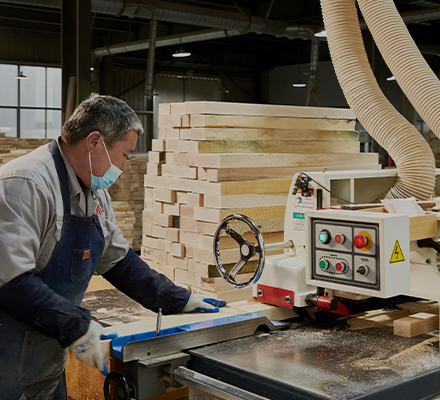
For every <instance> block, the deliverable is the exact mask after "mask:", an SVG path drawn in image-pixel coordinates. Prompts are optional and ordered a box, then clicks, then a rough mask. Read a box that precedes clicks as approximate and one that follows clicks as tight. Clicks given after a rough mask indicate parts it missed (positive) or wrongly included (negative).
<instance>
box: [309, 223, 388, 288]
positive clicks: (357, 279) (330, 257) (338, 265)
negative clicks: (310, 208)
mask: <svg viewBox="0 0 440 400" xmlns="http://www.w3.org/2000/svg"><path fill="white" fill-rule="evenodd" d="M311 228H312V278H318V279H320V280H324V281H329V282H338V283H340V284H345V285H347V284H348V285H352V286H359V287H368V288H371V289H379V286H380V280H379V274H380V257H379V246H378V226H377V224H374V223H359V222H354V221H347V222H346V221H332V220H326V219H314V220H313V222H312V224H311Z"/></svg>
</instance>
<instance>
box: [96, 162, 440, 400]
mask: <svg viewBox="0 0 440 400" xmlns="http://www.w3.org/2000/svg"><path fill="white" fill-rule="evenodd" d="M438 172H439V171H437V174H438ZM395 180H396V172H395V171H392V170H372V171H337V172H320V173H318V172H313V173H312V172H311V173H300V174H297V175H296V176H295V177H294V178H293V180H292V184H291V187H290V191H289V195H288V200H287V207H286V214H285V224H284V225H285V230H284V242H282V243H275V244H265V243H264V240H263V235H262V234H261V232H260V230H259V229H258V227H257V226H256V225H255V223H254V222H253V221H252V220H251V219H249V218H248V217H246V216H245V215H239V214H233V215H230V216H228V217H227V218H225V219H224V220H223V221H222V222H221V223H220V225H219V226H218V228H217V231H216V234H215V237H214V249H213V250H214V257H215V260H216V264H217V269H218V271H219V272H220V274H221V275H222V276H223V277H224V279H225V280H226V281H227V282H229V283H230V284H231V285H232V286H233V287H235V288H237V289H240V288H242V287H245V286H249V285H253V295H254V297H255V298H256V299H258V300H259V301H261V302H263V303H267V304H271V305H275V306H278V307H283V308H287V309H291V310H293V311H292V314H291V315H292V316H297V318H294V319H291V320H289V326H290V327H291V328H296V329H288V330H278V329H279V328H284V327H286V324H284V323H276V322H274V321H269V320H268V319H267V318H266V317H263V316H261V315H258V314H243V315H238V316H235V317H227V318H219V319H213V320H212V321H208V322H202V323H196V324H191V325H185V326H179V327H176V328H172V329H165V330H160V329H158V330H157V331H154V332H146V333H142V334H137V335H130V336H126V337H122V338H117V339H114V340H113V341H112V353H113V356H114V357H115V358H118V359H119V360H121V361H123V362H124V365H125V377H124V376H122V375H121V374H119V373H115V372H112V373H110V374H109V376H108V377H107V379H106V381H105V385H104V392H105V393H106V399H110V398H112V397H111V394H110V390H109V387H110V385H113V384H114V383H116V386H117V395H116V396H117V397H113V398H115V399H116V398H119V399H130V398H135V399H144V398H150V397H154V396H157V395H160V394H163V393H164V392H165V388H166V387H168V386H173V387H178V386H179V385H185V386H188V387H189V388H190V399H193V400H196V399H207V400H217V399H236V398H237V399H249V400H263V399H276V400H284V399H286V400H287V399H361V398H362V399H364V398H366V397H365V396H368V398H369V399H383V398H389V399H396V400H397V399H402V398H405V399H419V398H422V397H425V396H428V395H432V394H433V393H436V392H440V379H439V378H440V355H439V354H438V349H437V348H434V347H432V348H429V349H428V350H426V347H424V351H423V352H415V353H414V354H416V355H415V356H411V357H409V354H407V353H405V354H406V355H405V357H404V358H403V359H402V361H399V359H398V356H399V354H400V352H402V349H412V348H415V347H417V346H419V345H420V344H424V343H425V341H426V340H427V338H426V336H424V337H418V338H411V339H409V338H403V337H399V336H393V335H392V332H391V335H390V332H389V327H375V328H374V330H372V329H369V330H366V331H365V332H364V331H359V332H360V333H359V332H358V331H351V330H344V329H342V328H341V329H336V330H335V329H333V330H332V329H330V328H328V327H327V328H326V329H324V331H320V330H319V329H318V328H314V327H311V326H309V325H308V324H309V323H310V320H311V319H309V320H308V321H309V322H307V323H304V324H303V322H304V318H303V316H304V311H306V310H311V309H316V310H321V311H326V312H327V313H326V312H324V313H319V314H320V315H328V317H329V318H330V317H332V318H333V320H331V321H333V322H331V324H330V326H331V327H334V326H335V325H334V324H335V323H337V322H335V321H340V320H341V318H337V316H338V315H339V316H341V315H342V316H344V315H345V316H348V315H349V314H351V311H350V309H349V307H348V306H347V303H350V304H352V303H358V304H359V303H362V301H382V302H385V303H386V304H388V305H387V306H386V307H393V305H392V304H394V303H392V302H393V301H394V300H393V299H395V298H396V296H397V297H399V296H401V295H408V296H413V297H417V298H423V299H432V300H436V301H438V300H439V290H438V288H439V287H440V272H439V270H438V268H437V251H438V249H439V247H440V246H439V245H438V244H437V213H435V212H427V213H425V214H424V215H420V216H416V217H411V216H408V215H404V214H392V213H385V212H375V211H379V209H378V208H375V207H376V205H369V206H367V207H368V208H370V209H369V210H368V211H367V210H354V209H353V208H356V207H354V206H350V205H347V206H333V207H332V205H331V202H332V199H335V198H338V199H339V200H338V202H339V203H344V202H345V203H346V204H349V203H358V204H365V203H369V200H370V199H371V198H372V197H373V196H375V195H377V194H379V193H382V192H384V191H386V190H387V189H388V188H389V187H390V186H392V184H393V183H394V182H395ZM360 208H361V207H360ZM236 221H241V222H243V223H245V224H247V225H248V227H249V229H250V231H251V232H252V233H253V234H254V236H255V241H248V240H246V239H245V238H244V237H243V236H242V235H241V234H240V233H238V232H237V230H236V229H235V228H234V229H232V228H231V226H234V227H235V226H236V224H234V225H231V226H230V224H231V222H234V223H235V222H236ZM224 234H227V235H229V236H230V237H232V238H233V239H234V240H235V241H236V242H237V244H238V247H239V254H240V255H239V259H238V261H237V263H236V264H235V266H234V267H233V268H232V269H231V270H229V271H227V270H226V268H225V267H224V266H223V264H222V262H221V250H219V240H220V237H221V235H224ZM247 237H248V236H247ZM273 250H279V251H280V253H279V254H278V255H274V256H267V257H266V253H267V252H269V251H273ZM255 259H257V260H258V263H257V268H256V270H255V271H254V273H253V274H252V275H253V276H252V277H251V278H250V279H248V280H245V281H240V280H239V279H240V274H239V272H240V271H241V270H242V269H243V268H244V266H245V265H246V264H247V262H248V261H250V260H255ZM246 276H249V275H246ZM359 300H360V302H359ZM387 302H388V303H387ZM381 304H382V303H381ZM390 304H391V306H390ZM382 307H383V305H382ZM294 311H297V312H298V314H295V313H294ZM301 321H303V322H301ZM311 321H313V320H311ZM338 323H340V324H343V322H338ZM263 327H265V328H264V329H263ZM345 328H346V326H345ZM257 329H259V330H266V331H267V330H268V331H269V333H267V334H265V335H263V336H255V335H254V332H255V331H256V330H257ZM387 329H388V330H387ZM323 332H324V333H323ZM329 332H331V333H329ZM396 357H397V358H396ZM396 360H397V361H396ZM394 362H396V363H397V364H393V363H394ZM399 362H400V364H399ZM396 365H397V367H396ZM370 366H371V368H370ZM112 382H113V383H112ZM365 393H367V395H365ZM203 396H205V397H203Z"/></svg>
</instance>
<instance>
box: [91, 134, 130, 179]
mask: <svg viewBox="0 0 440 400" xmlns="http://www.w3.org/2000/svg"><path fill="white" fill-rule="evenodd" d="M137 139H138V134H137V132H136V131H130V132H128V134H127V137H126V138H125V140H119V141H117V142H115V143H114V144H113V145H112V146H111V147H110V146H109V145H108V144H107V143H106V144H105V145H106V146H107V151H108V155H109V156H110V160H111V161H112V163H113V164H114V165H116V166H117V167H118V168H119V169H121V170H122V171H124V170H125V166H126V165H125V162H126V159H127V157H128V156H129V155H130V154H131V153H132V152H133V151H134V149H135V148H136V143H137ZM104 140H105V139H104ZM100 153H101V154H100V155H99V164H98V165H97V166H96V167H95V163H94V162H93V161H94V160H93V158H94V156H92V164H93V174H94V175H96V176H103V175H104V174H105V173H106V172H107V170H108V169H109V168H110V162H109V159H108V157H107V154H106V153H105V150H104V149H102V152H100ZM96 161H98V160H96ZM95 168H96V170H95Z"/></svg>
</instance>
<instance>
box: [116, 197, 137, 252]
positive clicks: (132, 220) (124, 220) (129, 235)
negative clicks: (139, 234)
mask: <svg viewBox="0 0 440 400" xmlns="http://www.w3.org/2000/svg"><path fill="white" fill-rule="evenodd" d="M112 208H113V211H114V213H115V219H116V225H118V227H119V228H120V229H121V231H122V235H123V236H124V238H125V240H126V241H127V242H128V244H129V245H130V247H132V248H133V232H135V224H136V217H135V214H134V211H132V210H130V203H129V202H128V201H114V200H112Z"/></svg>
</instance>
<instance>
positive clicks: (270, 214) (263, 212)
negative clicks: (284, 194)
mask: <svg viewBox="0 0 440 400" xmlns="http://www.w3.org/2000/svg"><path fill="white" fill-rule="evenodd" d="M285 211H286V206H285V205H283V206H264V207H245V208H230V209H227V210H216V209H214V208H205V207H195V208H194V218H195V219H196V220H197V221H207V222H215V223H220V222H221V221H222V220H223V219H224V218H226V217H227V216H228V215H231V214H243V215H246V216H247V217H249V218H250V219H252V220H260V219H277V218H283V219H284V215H285Z"/></svg>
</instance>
